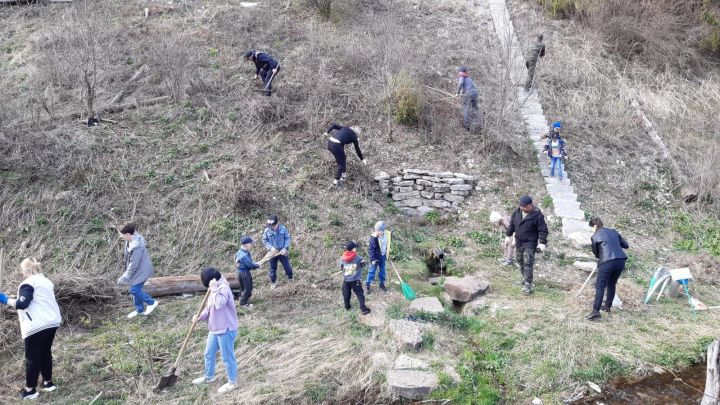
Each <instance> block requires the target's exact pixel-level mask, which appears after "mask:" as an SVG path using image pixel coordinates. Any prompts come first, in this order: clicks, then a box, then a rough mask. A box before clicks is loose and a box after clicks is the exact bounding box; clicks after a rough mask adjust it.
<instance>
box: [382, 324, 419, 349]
mask: <svg viewBox="0 0 720 405" xmlns="http://www.w3.org/2000/svg"><path fill="white" fill-rule="evenodd" d="M388 326H389V328H390V331H391V332H392V333H393V336H394V337H395V341H396V342H397V343H398V345H399V346H400V348H401V349H405V350H418V349H419V348H420V344H421V343H422V332H421V331H420V328H419V327H418V325H417V323H416V322H412V321H408V320H405V319H393V320H391V321H390V323H389V325H388Z"/></svg>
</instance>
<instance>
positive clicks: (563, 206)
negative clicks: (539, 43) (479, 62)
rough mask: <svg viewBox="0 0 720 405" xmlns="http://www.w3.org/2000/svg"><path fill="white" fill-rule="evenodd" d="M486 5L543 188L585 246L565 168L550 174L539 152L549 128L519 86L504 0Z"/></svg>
mask: <svg viewBox="0 0 720 405" xmlns="http://www.w3.org/2000/svg"><path fill="white" fill-rule="evenodd" d="M488 5H489V6H490V13H491V15H492V19H493V23H494V25H495V32H496V34H497V36H498V39H499V42H500V46H501V49H502V58H503V61H504V62H505V63H506V65H507V66H506V67H507V68H508V70H509V71H510V77H511V80H512V81H513V84H515V85H516V86H517V92H518V94H517V97H518V98H517V102H519V103H521V105H520V108H519V111H520V113H521V114H522V117H523V119H524V121H525V128H526V130H527V133H528V135H529V136H530V140H531V141H532V143H533V147H534V148H535V150H536V151H537V157H538V165H539V168H540V173H541V175H542V176H543V178H544V180H545V188H546V189H547V192H548V194H549V195H550V197H552V200H553V211H554V213H555V215H556V216H558V217H560V218H561V220H562V235H563V237H564V238H566V239H567V240H569V241H570V242H571V243H573V244H574V245H575V246H577V247H584V246H588V245H589V244H590V237H591V236H592V232H591V230H590V228H589V227H588V224H587V221H585V212H584V211H583V210H582V208H581V207H580V203H579V202H578V200H577V194H575V190H574V188H573V187H572V186H571V185H570V179H569V178H568V172H567V170H563V172H562V178H563V180H560V179H559V178H558V177H555V176H559V173H557V172H556V173H553V174H554V175H555V176H551V175H550V167H548V159H547V157H546V155H545V154H544V153H543V148H544V147H545V140H544V139H542V137H543V136H544V135H545V134H547V133H548V131H549V129H550V128H549V127H548V121H547V119H546V118H545V113H544V112H543V109H542V105H541V104H540V97H539V96H538V94H537V91H535V90H533V91H532V92H531V93H527V92H525V89H524V88H523V87H524V84H525V80H526V78H527V71H526V69H525V56H524V55H525V54H524V52H523V50H522V47H521V46H520V42H519V41H518V39H517V36H516V35H515V29H514V28H513V24H512V21H511V19H510V13H509V12H508V9H507V5H506V4H505V0H488Z"/></svg>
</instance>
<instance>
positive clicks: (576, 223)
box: [562, 218, 591, 238]
mask: <svg viewBox="0 0 720 405" xmlns="http://www.w3.org/2000/svg"><path fill="white" fill-rule="evenodd" d="M573 232H587V233H590V232H591V229H590V227H589V226H588V222H587V221H584V220H579V219H571V218H563V220H562V234H563V237H565V238H567V237H568V236H570V234H571V233H573Z"/></svg>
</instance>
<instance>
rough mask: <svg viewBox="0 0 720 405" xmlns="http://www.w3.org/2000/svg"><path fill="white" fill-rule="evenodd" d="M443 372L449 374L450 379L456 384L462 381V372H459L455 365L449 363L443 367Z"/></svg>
mask: <svg viewBox="0 0 720 405" xmlns="http://www.w3.org/2000/svg"><path fill="white" fill-rule="evenodd" d="M443 372H444V373H445V374H447V375H448V377H450V379H451V380H453V382H454V383H455V384H457V383H459V382H460V380H461V378H460V374H458V372H457V370H455V367H453V366H451V365H449V364H448V365H446V366H445V367H443Z"/></svg>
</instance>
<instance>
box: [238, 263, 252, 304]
mask: <svg viewBox="0 0 720 405" xmlns="http://www.w3.org/2000/svg"><path fill="white" fill-rule="evenodd" d="M238 281H240V305H247V304H248V302H249V301H250V297H251V296H252V290H253V281H252V274H251V273H250V271H238Z"/></svg>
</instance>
